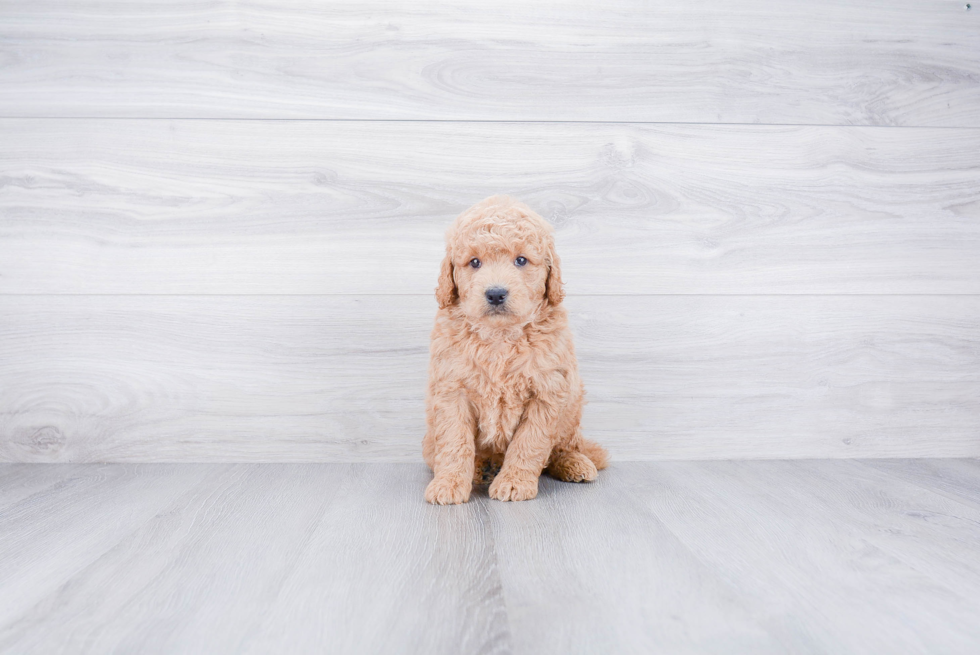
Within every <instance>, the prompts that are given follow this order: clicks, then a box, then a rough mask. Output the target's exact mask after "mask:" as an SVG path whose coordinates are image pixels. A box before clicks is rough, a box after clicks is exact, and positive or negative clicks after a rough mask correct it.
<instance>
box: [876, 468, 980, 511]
mask: <svg viewBox="0 0 980 655" xmlns="http://www.w3.org/2000/svg"><path fill="white" fill-rule="evenodd" d="M864 464H865V466H870V467H873V468H876V469H878V470H879V471H886V472H888V473H890V474H892V475H893V476H895V477H898V478H900V479H902V480H906V481H909V482H914V483H915V484H918V485H920V486H922V487H924V488H926V489H929V490H931V491H935V492H936V493H940V494H943V495H945V496H947V497H949V498H952V499H954V500H957V501H959V502H961V503H967V504H969V505H972V506H973V507H977V508H980V461H978V460H975V459H895V460H884V459H882V460H866V461H864Z"/></svg>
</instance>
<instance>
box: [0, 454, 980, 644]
mask: <svg viewBox="0 0 980 655" xmlns="http://www.w3.org/2000/svg"><path fill="white" fill-rule="evenodd" d="M428 476H429V474H428V472H427V470H426V469H425V467H424V466H422V465H414V464H374V465H367V464H108V465H98V464H90V465H37V464H34V465H32V464H8V465H3V466H0V563H2V564H0V651H2V652H5V653H50V652H72V653H81V652H93V653H110V652H139V653H153V652H168V653H224V652H228V653H232V652H234V653H253V652H254V653H262V652H282V653H304V652H317V653H319V652H331V653H342V652H367V653H373V652H391V653H478V652H479V653H484V652H501V653H506V652H518V653H577V652H592V653H629V652H657V653H674V652H726V653H729V652H746V653H762V652H782V653H787V652H791V653H807V652H816V653H849V652H857V653H912V652H923V653H976V652H980V621H978V620H977V617H978V616H980V462H978V461H977V460H862V461H855V460H811V461H741V462H734V461H720V462H707V461H701V462H660V463H651V462H647V463H629V464H624V463H617V464H615V465H614V466H613V467H612V468H611V469H609V470H608V471H606V472H604V473H603V474H602V475H601V476H600V479H599V481H598V482H596V483H593V484H587V485H568V484H562V483H558V482H555V481H553V480H550V479H547V478H544V479H543V480H542V484H541V492H540V495H539V496H538V498H537V499H536V500H534V501H531V502H526V503H517V504H505V503H498V502H495V501H490V500H489V499H488V498H487V496H486V493H485V491H483V492H481V493H477V494H476V497H475V499H474V500H473V501H472V502H470V503H469V504H468V505H465V506H460V507H448V508H446V507H431V506H428V505H426V504H425V503H424V502H423V501H422V490H423V488H424V485H425V483H426V481H427V480H428Z"/></svg>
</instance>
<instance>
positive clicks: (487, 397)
mask: <svg viewBox="0 0 980 655" xmlns="http://www.w3.org/2000/svg"><path fill="white" fill-rule="evenodd" d="M486 355H487V356H486V357H482V358H480V359H479V360H477V361H474V362H473V371H472V375H471V376H470V379H469V384H468V385H467V387H468V389H467V390H468V392H469V399H470V403H471V404H472V405H473V407H474V408H475V409H476V411H477V420H478V426H479V435H478V439H479V441H480V442H481V445H483V446H484V447H487V448H491V449H493V450H503V449H504V448H506V446H507V444H508V443H509V442H510V440H511V438H512V437H513V436H514V431H515V430H517V426H518V424H519V423H520V420H521V416H522V415H523V414H524V407H525V406H526V405H527V402H528V400H530V398H531V396H532V394H533V390H534V383H533V380H532V378H531V377H530V376H529V375H528V374H527V373H526V370H527V368H528V367H527V362H528V359H529V355H527V354H526V353H523V354H522V353H506V352H502V353H486ZM494 355H496V356H494Z"/></svg>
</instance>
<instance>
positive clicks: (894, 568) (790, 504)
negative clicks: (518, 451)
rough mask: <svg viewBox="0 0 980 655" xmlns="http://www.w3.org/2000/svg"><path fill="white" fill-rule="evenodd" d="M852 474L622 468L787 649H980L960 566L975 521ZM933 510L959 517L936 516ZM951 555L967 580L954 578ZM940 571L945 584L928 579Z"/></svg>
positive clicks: (817, 469) (797, 465)
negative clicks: (859, 482)
mask: <svg viewBox="0 0 980 655" xmlns="http://www.w3.org/2000/svg"><path fill="white" fill-rule="evenodd" d="M855 471H856V465H855V463H854V462H851V461H837V462H833V463H830V462H819V461H818V462H756V463H753V464H752V465H750V466H743V465H742V463H740V462H700V463H686V462H677V463H663V464H661V463H651V464H649V465H648V467H644V468H643V469H640V468H639V467H634V468H632V469H630V472H631V473H633V477H632V480H631V481H632V482H633V485H632V486H631V490H633V492H634V493H636V494H637V495H638V496H639V497H641V498H643V499H644V500H645V501H646V502H647V503H648V505H649V506H650V507H651V508H652V509H653V511H654V512H655V513H656V514H657V515H658V516H659V517H660V519H661V520H662V521H663V523H664V524H665V525H666V526H667V528H668V529H669V530H670V531H671V532H672V533H673V534H675V535H676V536H677V538H678V539H680V540H681V542H682V543H684V544H686V545H687V546H688V547H689V548H690V549H691V550H692V552H693V553H694V555H695V556H696V557H697V558H698V559H699V560H701V561H702V562H704V563H705V564H706V565H707V566H709V567H712V568H714V569H715V570H716V571H717V572H719V574H720V575H721V576H722V577H723V578H724V579H725V580H726V581H728V582H729V584H731V585H732V586H734V587H735V588H737V589H739V590H740V591H741V593H742V594H744V595H745V596H746V597H748V599H750V600H749V602H750V603H752V602H755V603H759V604H761V605H762V608H761V609H760V612H759V614H758V615H757V616H759V617H760V618H762V619H763V620H764V621H765V625H766V626H767V627H768V628H769V630H770V631H771V633H772V634H773V635H774V636H776V637H777V638H779V639H780V640H781V641H783V642H784V644H785V645H786V648H785V649H784V651H783V652H787V651H791V652H838V651H839V650H840V649H841V647H840V643H841V641H843V640H845V639H848V636H849V635H854V636H856V637H857V638H856V639H854V641H852V642H851V643H850V644H849V647H848V648H846V649H844V650H847V651H848V652H902V653H926V652H934V651H936V650H940V651H948V652H953V653H966V652H971V651H972V650H973V649H974V648H975V647H976V645H977V644H978V643H980V625H978V624H977V622H976V621H975V620H973V617H975V616H976V614H977V612H978V611H980V595H978V594H977V587H976V575H977V573H978V572H980V567H978V566H977V562H976V559H975V558H973V559H972V561H964V560H962V559H960V558H962V556H963V554H964V553H965V552H966V550H967V549H968V548H969V546H967V545H966V543H967V542H968V541H972V544H973V552H974V553H975V552H976V550H975V549H976V543H977V541H976V539H977V537H978V536H980V533H978V530H977V527H976V526H977V521H976V519H977V517H978V516H980V515H978V514H977V513H976V510H975V509H973V508H969V507H966V506H964V505H960V504H956V503H948V502H947V501H946V499H945V498H942V497H940V496H938V495H936V494H929V493H925V492H923V493H918V494H917V493H915V492H921V490H919V489H914V490H913V492H912V493H909V494H907V495H906V494H905V493H904V490H903V493H902V494H901V495H900V496H899V497H893V496H892V494H893V493H896V494H897V492H895V486H901V484H900V483H899V484H898V485H893V486H891V487H887V486H886V487H885V488H884V489H881V488H876V487H874V486H868V487H863V486H862V487H860V489H859V490H855V486H856V485H854V484H852V483H851V476H852V475H854V473H855ZM935 503H940V504H941V505H942V504H944V505H945V506H946V507H947V508H950V507H951V508H952V509H951V511H952V512H953V513H954V514H955V515H956V516H958V517H960V518H952V517H946V516H943V515H942V514H940V515H936V514H935V513H934V511H933V509H934V504H935ZM946 511H950V510H949V509H947V510H946ZM937 521H938V522H940V523H942V524H943V528H945V527H946V525H949V526H950V530H947V529H943V528H940V527H939V526H936V525H932V524H933V522H937ZM954 524H955V526H954ZM949 531H953V532H955V533H956V538H957V541H956V542H953V543H950V542H949ZM923 533H926V534H927V535H928V536H925V537H924V536H923ZM950 556H952V557H953V558H954V559H957V560H958V564H959V565H960V567H959V568H961V569H966V570H969V571H970V572H971V573H972V576H971V577H970V578H965V579H959V580H957V579H956V576H955V575H953V574H952V570H951V568H952V567H949V566H948V565H947V558H949V557H950ZM937 569H945V575H942V576H940V577H934V575H933V574H934V573H935V571H936V570H937ZM951 585H952V586H951ZM937 622H939V623H942V624H943V625H944V626H945V628H944V634H943V637H942V639H943V645H942V646H939V645H938V644H937V643H936V641H935V636H934V628H933V627H931V626H935V625H936V623H937ZM858 633H859V634H858Z"/></svg>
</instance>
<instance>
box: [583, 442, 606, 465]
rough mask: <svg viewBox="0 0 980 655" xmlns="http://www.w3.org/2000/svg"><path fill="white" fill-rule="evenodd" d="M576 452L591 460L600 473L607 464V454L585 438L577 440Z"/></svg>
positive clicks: (600, 447)
mask: <svg viewBox="0 0 980 655" xmlns="http://www.w3.org/2000/svg"><path fill="white" fill-rule="evenodd" d="M578 451H579V452H580V453H582V454H583V455H585V456H586V457H588V458H589V459H591V460H592V463H593V464H595V467H596V468H597V469H598V470H600V471H601V470H602V469H604V468H606V466H607V465H608V464H609V453H607V452H606V449H605V448H603V447H602V446H600V445H599V444H597V443H596V442H594V441H591V440H589V439H586V438H585V437H582V438H581V439H579V442H578Z"/></svg>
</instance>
